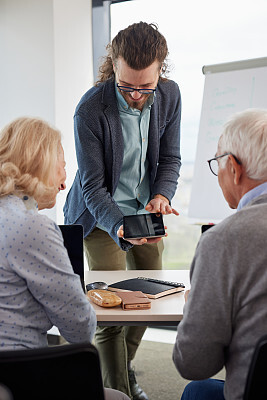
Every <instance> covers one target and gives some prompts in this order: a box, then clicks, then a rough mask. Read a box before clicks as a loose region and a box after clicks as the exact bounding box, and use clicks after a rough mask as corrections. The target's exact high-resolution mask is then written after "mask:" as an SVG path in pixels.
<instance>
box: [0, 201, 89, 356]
mask: <svg viewBox="0 0 267 400" xmlns="http://www.w3.org/2000/svg"><path fill="white" fill-rule="evenodd" d="M0 249H1V251H0V348H1V349H2V350H3V349H20V348H34V347H42V346H46V345H47V337H46V333H47V331H48V330H49V329H50V328H51V327H52V326H53V325H55V326H57V327H58V329H59V331H60V333H61V335H62V336H63V337H64V338H65V339H66V340H67V341H68V342H70V343H77V342H86V341H91V340H92V338H93V335H94V332H95V328H96V316H95V312H94V310H93V308H92V307H91V305H90V303H89V301H88V300H87V298H86V296H85V294H84V293H83V291H82V288H81V283H80V278H79V276H78V275H76V274H74V272H73V270H72V266H71V263H70V260H69V258H68V254H67V250H66V249H65V247H64V245H63V238H62V234H61V232H60V229H59V228H58V227H57V225H56V224H55V223H54V222H53V221H52V220H50V219H49V218H48V217H47V216H45V215H40V214H38V211H37V204H36V202H35V201H34V199H32V198H29V197H27V196H21V198H20V197H17V196H14V195H9V196H4V197H0Z"/></svg>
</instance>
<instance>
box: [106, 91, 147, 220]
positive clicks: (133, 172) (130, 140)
mask: <svg viewBox="0 0 267 400" xmlns="http://www.w3.org/2000/svg"><path fill="white" fill-rule="evenodd" d="M116 96H117V102H118V109H119V114H120V119H121V126H122V135H123V141H124V155H123V164H122V170H121V175H120V180H119V183H118V186H117V189H116V191H115V193H114V196H113V198H114V200H115V201H116V203H117V204H118V206H119V208H120V210H121V211H122V212H123V214H125V215H130V214H143V213H146V212H147V211H146V210H145V206H146V205H147V203H148V202H149V200H150V188H149V171H148V164H149V163H148V160H147V146H148V129H149V121H150V110H151V105H152V104H153V100H154V96H153V95H152V96H150V97H149V98H148V101H147V102H146V104H145V105H144V108H143V110H142V111H139V110H137V109H133V108H131V107H129V106H128V104H127V102H126V101H125V99H124V98H123V96H122V95H121V93H120V92H119V90H118V89H117V87H116Z"/></svg>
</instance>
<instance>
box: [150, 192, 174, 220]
mask: <svg viewBox="0 0 267 400" xmlns="http://www.w3.org/2000/svg"><path fill="white" fill-rule="evenodd" d="M146 210H147V211H149V212H150V213H161V214H163V215H166V214H174V215H179V213H178V211H176V210H175V209H174V208H172V207H171V206H170V204H169V200H168V199H167V198H166V197H164V196H162V195H161V194H156V196H155V197H154V199H152V200H151V201H150V202H149V203H148V204H147V206H146Z"/></svg>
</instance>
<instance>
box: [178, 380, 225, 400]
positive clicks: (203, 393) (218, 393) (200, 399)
mask: <svg viewBox="0 0 267 400" xmlns="http://www.w3.org/2000/svg"><path fill="white" fill-rule="evenodd" d="M223 387H224V381H221V380H219V379H205V380H203V381H192V382H190V383H189V384H188V385H187V386H186V387H185V389H184V392H183V395H182V397H181V400H224V395H223Z"/></svg>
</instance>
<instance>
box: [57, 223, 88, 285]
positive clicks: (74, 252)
mask: <svg viewBox="0 0 267 400" xmlns="http://www.w3.org/2000/svg"><path fill="white" fill-rule="evenodd" d="M58 226H59V228H60V230H61V232H62V236H63V240H64V246H65V247H66V249H67V251H68V255H69V258H70V262H71V265H72V268H73V271H74V272H75V274H77V275H79V276H80V279H81V285H82V288H83V291H84V292H85V284H84V259H83V257H84V256H83V226H82V225H58Z"/></svg>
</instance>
